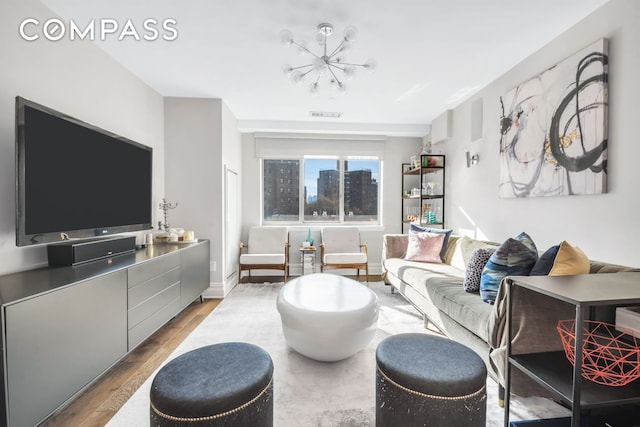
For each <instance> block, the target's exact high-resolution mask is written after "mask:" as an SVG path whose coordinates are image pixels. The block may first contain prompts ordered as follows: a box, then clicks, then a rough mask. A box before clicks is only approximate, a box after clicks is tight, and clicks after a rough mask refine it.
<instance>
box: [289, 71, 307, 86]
mask: <svg viewBox="0 0 640 427" xmlns="http://www.w3.org/2000/svg"><path fill="white" fill-rule="evenodd" d="M303 80H304V74H302V72H300V70H295V71H294V72H293V73H291V81H292V82H293V83H296V84H300V83H302V81H303Z"/></svg>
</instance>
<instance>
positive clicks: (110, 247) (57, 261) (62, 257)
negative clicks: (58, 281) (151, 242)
mask: <svg viewBox="0 0 640 427" xmlns="http://www.w3.org/2000/svg"><path fill="white" fill-rule="evenodd" d="M135 250H136V238H135V236H118V237H101V238H96V239H84V240H65V241H64V242H58V243H52V244H50V245H47V257H48V259H49V266H51V267H59V266H73V265H78V264H83V263H85V262H90V261H96V260H99V259H102V258H108V257H112V256H116V255H122V254H125V253H127V252H133V251H135Z"/></svg>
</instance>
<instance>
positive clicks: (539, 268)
mask: <svg viewBox="0 0 640 427" xmlns="http://www.w3.org/2000/svg"><path fill="white" fill-rule="evenodd" d="M559 249H560V245H555V246H551V247H550V248H549V249H547V251H546V252H545V253H543V254H542V255H540V258H538V261H536V264H535V265H534V266H533V268H532V269H531V272H530V273H529V276H548V275H549V272H550V271H551V268H552V267H553V263H554V262H555V260H556V255H558V250H559Z"/></svg>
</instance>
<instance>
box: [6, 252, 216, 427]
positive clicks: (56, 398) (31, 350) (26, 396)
mask: <svg viewBox="0 0 640 427" xmlns="http://www.w3.org/2000/svg"><path fill="white" fill-rule="evenodd" d="M208 287H209V241H208V240H200V241H199V242H198V243H192V244H186V245H173V244H164V245H154V246H150V247H148V248H147V249H142V250H138V251H136V252H135V253H131V254H125V255H119V256H116V257H113V258H108V259H103V260H100V261H95V262H90V263H87V264H83V265H79V266H76V267H57V268H40V269H35V270H29V271H24V272H20V273H14V274H9V275H5V276H0V303H1V307H2V354H3V364H2V380H3V387H2V388H0V393H1V394H2V396H1V397H2V399H1V400H0V404H1V405H0V406H1V408H0V417H1V418H0V425H8V426H12V427H13V426H16V427H17V426H19V427H22V426H33V425H36V424H37V423H39V422H40V421H42V420H43V419H44V418H46V417H47V416H48V415H50V414H51V413H52V412H54V411H55V410H56V409H58V408H59V407H61V406H62V405H64V404H65V403H66V402H68V401H69V400H70V399H71V398H73V397H74V396H76V395H77V394H78V393H79V392H80V391H81V390H83V389H84V388H85V387H86V386H88V385H89V384H90V383H91V382H93V381H94V380H95V379H96V378H97V377H99V376H100V375H101V374H103V373H104V372H105V371H106V370H108V369H109V368H110V367H112V366H113V365H114V364H115V363H116V362H118V361H119V360H120V359H121V358H122V357H123V356H125V355H126V354H127V353H129V352H130V351H131V350H133V349H134V348H135V347H136V346H138V345H139V344H140V343H141V342H143V341H144V340H145V339H146V338H147V337H149V336H150V335H151V334H152V333H153V332H155V331H156V330H158V329H159V328H160V327H161V326H163V325H164V324H165V323H166V322H167V321H169V320H170V319H171V318H172V317H174V316H175V315H176V314H178V313H179V312H180V311H182V310H183V309H184V308H185V307H186V306H187V305H189V304H190V303H191V302H192V301H193V300H195V299H196V298H198V297H199V296H200V295H201V294H202V293H203V292H204V291H205V290H206V289H207V288H208Z"/></svg>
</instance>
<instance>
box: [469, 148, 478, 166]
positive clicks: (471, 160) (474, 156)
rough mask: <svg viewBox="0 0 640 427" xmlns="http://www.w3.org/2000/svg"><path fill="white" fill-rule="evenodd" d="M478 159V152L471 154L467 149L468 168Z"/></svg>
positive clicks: (475, 163)
mask: <svg viewBox="0 0 640 427" xmlns="http://www.w3.org/2000/svg"><path fill="white" fill-rule="evenodd" d="M479 161H480V155H479V154H478V153H473V154H471V153H470V152H468V151H467V167H468V168H470V167H471V166H474V165H477V164H478V162H479Z"/></svg>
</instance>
